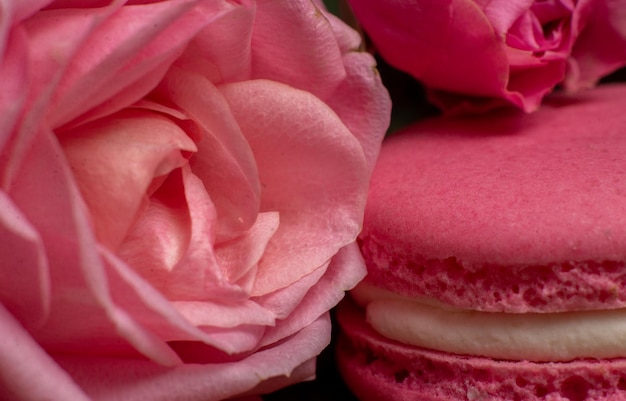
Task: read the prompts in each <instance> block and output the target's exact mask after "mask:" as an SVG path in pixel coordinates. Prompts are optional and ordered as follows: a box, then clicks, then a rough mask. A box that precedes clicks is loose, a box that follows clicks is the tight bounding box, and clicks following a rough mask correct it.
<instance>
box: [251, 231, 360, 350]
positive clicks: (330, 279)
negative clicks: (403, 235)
mask: <svg viewBox="0 0 626 401" xmlns="http://www.w3.org/2000/svg"><path fill="white" fill-rule="evenodd" d="M366 273H367V270H366V268H365V262H364V261H363V257H362V256H361V252H360V251H359V247H358V246H357V244H356V243H352V244H350V245H347V246H345V247H344V248H342V249H341V250H340V251H339V252H338V253H337V255H336V256H335V257H333V259H332V261H331V263H330V266H329V267H328V270H327V271H326V272H325V274H324V276H322V278H321V279H320V280H319V281H318V282H317V283H316V284H315V285H314V286H313V287H312V288H311V289H310V290H309V291H308V292H307V293H306V296H305V297H304V299H302V301H301V302H299V303H298V305H297V307H296V308H295V310H293V311H291V312H290V313H289V315H288V316H287V317H286V319H284V320H282V321H279V322H278V324H277V325H276V326H275V327H270V328H269V329H268V330H267V331H266V333H265V336H264V337H263V340H262V341H261V343H260V346H261V347H262V346H264V345H268V344H272V343H274V342H276V341H279V340H280V339H282V338H285V337H287V336H290V335H292V334H293V333H296V332H297V331H298V330H300V329H302V328H303V327H306V326H308V325H309V324H311V323H312V322H313V321H315V320H316V319H317V318H318V317H319V316H321V315H323V314H324V313H326V311H329V310H331V309H332V308H333V307H335V305H337V304H338V303H339V301H341V299H342V298H343V297H344V295H345V291H348V290H351V289H352V288H354V286H355V285H356V284H357V283H358V282H360V281H361V280H362V279H363V278H364V277H365V274H366ZM290 287H291V286H290ZM290 287H288V288H290ZM279 292H282V291H279ZM285 295H286V294H284V293H283V294H281V296H279V297H273V299H272V301H273V302H274V303H275V302H276V301H278V299H279V298H282V296H285ZM283 302H286V303H288V302H289V299H287V300H284V301H283ZM261 304H262V305H265V303H263V302H261Z"/></svg>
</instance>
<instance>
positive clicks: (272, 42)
mask: <svg viewBox="0 0 626 401" xmlns="http://www.w3.org/2000/svg"><path fill="white" fill-rule="evenodd" d="M335 43H337V42H336V39H335V35H334V32H333V30H332V27H331V25H330V24H329V22H328V20H327V19H326V18H325V17H324V12H323V11H322V10H320V9H318V8H317V7H316V6H315V4H314V3H313V2H312V1H309V0H294V1H267V0H264V1H257V13H256V16H255V19H254V33H253V37H252V76H251V78H252V79H269V80H273V81H277V82H282V83H284V84H287V85H290V86H293V87H294V88H298V89H302V90H305V91H307V92H310V93H313V94H315V95H317V96H318V97H320V98H322V99H323V98H325V97H326V96H327V95H328V94H330V93H331V92H332V91H334V90H335V88H336V86H337V85H338V84H339V83H340V82H341V80H342V79H343V78H344V77H345V71H344V70H343V68H341V66H342V65H343V63H342V62H341V52H340V49H339V47H338V46H336V45H335Z"/></svg>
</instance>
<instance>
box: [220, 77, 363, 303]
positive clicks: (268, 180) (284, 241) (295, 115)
mask: <svg viewBox="0 0 626 401" xmlns="http://www.w3.org/2000/svg"><path fill="white" fill-rule="evenodd" d="M220 90H221V91H222V93H223V94H224V96H225V97H226V99H227V100H228V102H229V104H230V107H231V109H232V111H233V114H234V115H235V117H236V118H237V121H238V122H239V125H240V127H241V130H242V132H243V133H244V135H245V136H246V138H247V139H248V142H249V143H250V146H251V148H252V150H253V152H254V154H255V158H256V161H257V165H258V166H259V176H260V180H261V183H262V185H263V198H262V203H261V210H263V211H273V210H276V211H279V212H280V227H279V229H278V231H277V232H276V234H274V236H273V237H272V239H271V240H270V243H269V245H268V247H267V250H266V252H265V255H264V257H263V259H262V260H261V262H260V263H259V272H258V275H257V280H256V282H255V288H254V290H253V292H252V294H253V295H262V294H266V293H269V292H271V291H274V290H276V289H278V288H282V287H285V286H286V285H288V284H289V283H292V282H294V281H296V280H297V279H299V278H300V277H302V276H305V275H306V274H308V273H310V272H311V271H313V270H315V269H316V268H317V267H319V266H321V265H322V264H324V263H326V262H327V261H328V260H329V259H330V257H331V256H333V255H334V254H335V253H336V252H337V251H338V250H339V248H341V247H342V246H344V245H346V244H347V243H349V242H351V241H353V240H354V239H355V237H356V234H357V233H358V232H359V230H360V224H361V220H362V211H363V207H364V206H363V205H364V201H365V197H366V191H367V186H368V173H367V166H366V162H365V157H364V154H363V148H362V147H361V145H360V143H359V142H358V140H356V138H355V137H354V136H353V135H352V134H351V133H350V131H348V129H347V128H346V127H345V125H344V124H343V123H342V122H341V120H339V118H338V117H337V115H336V114H335V113H334V112H333V111H332V110H330V109H329V108H328V106H327V105H326V104H324V103H322V102H321V101H320V100H319V99H318V98H316V97H315V96H313V95H311V94H309V93H306V92H302V91H299V90H297V89H294V88H291V87H289V86H286V85H282V84H278V83H275V82H270V81H262V80H261V81H248V82H245V83H237V84H227V85H222V86H220ZM287 250H288V251H287Z"/></svg>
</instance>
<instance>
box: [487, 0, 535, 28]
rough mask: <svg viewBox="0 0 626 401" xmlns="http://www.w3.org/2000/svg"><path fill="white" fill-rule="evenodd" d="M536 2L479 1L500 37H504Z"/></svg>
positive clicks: (525, 0)
mask: <svg viewBox="0 0 626 401" xmlns="http://www.w3.org/2000/svg"><path fill="white" fill-rule="evenodd" d="M534 1H535V0H516V1H510V0H487V1H485V0H477V1H476V3H478V4H479V6H480V7H481V9H482V10H483V12H484V13H485V15H486V16H487V18H488V19H489V21H491V24H492V25H493V27H494V28H495V30H496V32H497V33H498V35H499V36H501V37H504V36H505V35H506V33H507V32H508V30H509V29H510V28H511V27H512V26H513V24H514V23H515V21H517V19H518V18H520V16H521V15H523V14H524V13H525V12H526V10H528V9H529V8H530V7H531V6H532V4H533V2H534Z"/></svg>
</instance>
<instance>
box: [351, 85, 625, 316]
mask: <svg viewBox="0 0 626 401" xmlns="http://www.w3.org/2000/svg"><path fill="white" fill-rule="evenodd" d="M360 241H361V245H362V249H363V253H364V256H365V258H366V261H367V263H368V268H369V270H370V277H369V278H368V281H369V282H371V283H375V284H376V285H380V286H382V287H384V288H387V289H390V290H392V291H397V292H399V293H401V294H403V295H409V296H422V295H423V296H427V297H436V298H438V299H440V300H442V301H444V302H448V303H451V304H453V305H455V306H461V307H468V308H476V309H479V310H489V311H509V312H527V311H561V310H571V309H604V308H607V307H608V308H616V307H622V306H625V305H626V298H625V297H626V296H625V295H621V294H620V293H624V292H625V291H623V288H622V287H623V285H624V284H626V278H625V277H624V276H626V268H624V261H625V260H626V86H620V85H613V86H606V87H604V88H602V89H598V90H595V91H589V92H585V93H583V94H582V95H580V96H577V97H566V96H556V97H553V98H552V100H548V101H547V102H546V104H545V106H544V107H542V109H540V110H539V111H538V112H536V113H533V114H523V113H519V112H512V111H506V112H504V111H503V112H500V113H499V114H492V115H490V116H489V117H484V116H483V117H471V118H448V119H446V118H441V117H439V118H434V119H431V120H428V121H426V122H422V123H418V124H417V125H414V126H412V127H410V128H408V129H407V130H405V131H404V132H402V133H399V134H396V135H394V136H392V137H390V138H389V139H388V140H387V141H386V142H385V143H384V145H383V149H382V152H381V154H380V158H379V161H378V164H377V167H376V169H375V171H374V174H373V178H372V184H371V189H370V193H369V199H368V205H367V208H366V212H365V222H364V229H363V232H362V234H361V237H360ZM437 275H440V276H441V278H439V279H437V278H436V277H437ZM472 275H474V276H472ZM429 277H431V279H429ZM472 277H473V278H472ZM429 280H430V281H429ZM433 280H434V281H433ZM537 284H539V285H537ZM455 286H457V287H455ZM459 286H460V287H459ZM559 292H560V293H559Z"/></svg>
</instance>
